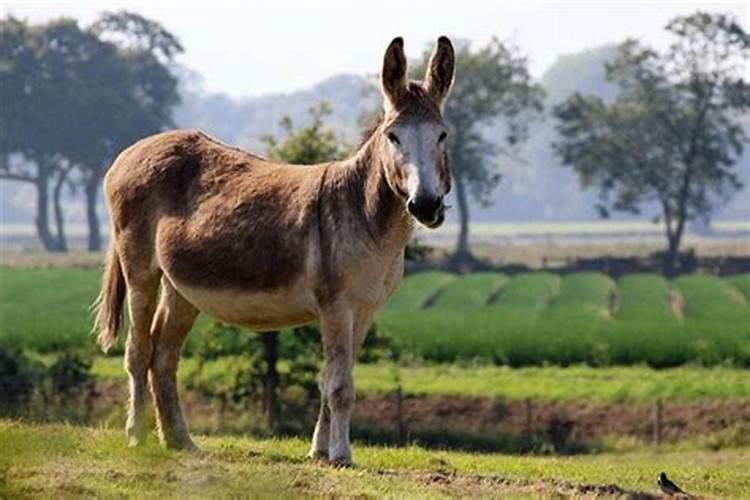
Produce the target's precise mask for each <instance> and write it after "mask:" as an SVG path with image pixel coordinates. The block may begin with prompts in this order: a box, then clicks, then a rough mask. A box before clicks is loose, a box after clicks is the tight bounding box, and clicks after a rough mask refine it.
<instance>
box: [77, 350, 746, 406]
mask: <svg viewBox="0 0 750 500" xmlns="http://www.w3.org/2000/svg"><path fill="white" fill-rule="evenodd" d="M224 362H225V360H224V359H219V360H217V361H212V362H209V363H210V364H212V365H215V366H209V367H208V368H207V371H208V372H209V373H211V374H213V376H216V374H222V373H229V372H228V371H227V370H223V369H222V367H221V364H222V363H224ZM196 366H197V364H196V362H195V360H193V359H190V358H186V359H183V360H182V362H181V363H180V370H179V373H178V377H179V379H180V380H184V379H185V378H187V377H188V376H189V375H190V374H191V373H192V372H194V371H195V369H196ZM280 369H281V370H282V371H283V370H284V369H285V367H284V366H283V365H282V366H281V367H280ZM92 371H93V373H94V375H96V377H97V378H98V379H99V380H120V381H122V382H123V383H125V381H126V375H125V370H124V369H123V366H122V359H121V358H120V357H119V356H118V357H115V358H103V357H100V358H96V359H95V362H94V365H93V368H92ZM396 375H398V379H399V382H397V381H396V379H395V376H396ZM354 378H355V382H356V385H357V390H358V392H360V393H362V394H366V395H372V394H384V393H389V392H392V391H394V390H395V389H396V387H397V386H398V385H399V384H400V386H401V389H402V391H403V393H404V394H405V395H408V396H467V397H482V398H493V399H509V400H523V399H533V400H537V401H576V400H587V401H594V402H599V403H621V402H631V403H650V402H653V401H655V400H656V399H657V398H660V399H663V400H665V401H681V402H687V401H711V400H730V399H747V398H750V372H748V371H747V370H744V369H740V368H731V367H724V366H719V367H712V368H701V367H697V366H694V367H680V368H669V369H663V370H655V369H653V368H648V367H646V366H626V367H600V368H593V367H590V366H571V367H566V368H561V367H555V366H547V367H528V368H508V367H502V366H492V365H484V366H461V365H458V364H428V365H418V366H401V367H398V368H397V367H396V366H394V365H393V364H391V363H373V364H363V363H358V364H357V365H355V367H354Z"/></svg>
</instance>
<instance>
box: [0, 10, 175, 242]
mask: <svg viewBox="0 0 750 500" xmlns="http://www.w3.org/2000/svg"><path fill="white" fill-rule="evenodd" d="M182 50H183V49H182V46H181V45H180V43H179V41H178V40H177V39H176V38H175V36H174V35H172V34H171V33H169V32H168V31H166V30H165V29H164V28H163V27H162V26H160V25H159V24H158V23H156V22H154V21H151V20H148V19H146V18H143V17H141V16H139V15H137V14H133V13H129V12H119V13H105V14H103V15H102V16H100V17H99V19H98V20H97V21H96V22H94V23H93V24H91V25H90V26H87V27H83V28H82V27H80V26H79V25H78V22H77V21H75V20H73V19H59V20H56V21H52V22H50V23H47V24H43V25H29V24H27V23H26V22H24V21H21V20H18V19H14V18H12V17H10V18H7V19H4V20H2V21H0V100H1V101H2V107H0V179H6V180H11V181H17V182H25V183H30V184H32V185H33V186H34V187H35V190H36V198H37V200H36V215H35V221H34V222H35V225H36V230H37V234H38V236H39V239H40V241H41V243H42V244H43V246H44V248H45V249H47V250H50V251H65V250H67V241H66V237H65V223H64V220H65V215H64V213H63V205H62V204H61V202H60V198H61V195H62V191H63V189H65V188H66V187H67V188H69V189H73V190H76V191H81V192H82V193H83V195H84V196H83V199H84V203H85V206H84V209H85V214H86V217H87V220H88V230H89V238H88V248H89V250H99V249H100V248H101V234H100V222H99V219H98V216H97V212H96V204H97V196H98V193H99V189H100V186H101V181H102V178H103V176H104V173H105V172H106V169H107V168H108V166H109V165H110V164H111V162H112V160H113V159H114V157H115V156H116V155H117V153H119V151H121V150H122V149H123V148H124V147H126V146H128V145H129V144H130V143H132V142H133V141H135V140H137V139H139V138H141V137H143V136H146V135H148V134H151V133H154V132H158V131H160V130H162V129H164V128H167V127H170V126H171V125H172V116H171V111H172V107H173V106H174V105H175V104H176V103H177V102H178V100H179V95H178V92H177V84H178V81H177V78H176V76H175V75H174V74H173V72H172V71H171V70H170V62H171V61H172V58H173V57H174V56H175V55H176V54H178V53H180V52H182ZM50 198H51V202H52V203H51V204H52V207H51V209H50ZM51 215H52V216H53V218H54V229H53V228H52V227H51V224H50V216H51Z"/></svg>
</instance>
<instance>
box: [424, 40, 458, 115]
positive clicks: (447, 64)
mask: <svg viewBox="0 0 750 500" xmlns="http://www.w3.org/2000/svg"><path fill="white" fill-rule="evenodd" d="M455 68H456V53H455V51H454V50H453V44H452V43H451V41H450V39H449V38H448V37H447V36H441V37H440V38H438V42H437V47H435V52H433V53H432V57H430V62H429V64H428V65H427V72H426V73H425V76H424V81H425V87H426V88H427V93H428V94H429V95H430V96H431V97H432V98H433V99H435V102H436V103H437V104H438V106H440V107H441V108H442V107H443V103H444V102H445V98H446V97H448V94H449V93H450V91H451V86H452V85H453V75H454V73H455Z"/></svg>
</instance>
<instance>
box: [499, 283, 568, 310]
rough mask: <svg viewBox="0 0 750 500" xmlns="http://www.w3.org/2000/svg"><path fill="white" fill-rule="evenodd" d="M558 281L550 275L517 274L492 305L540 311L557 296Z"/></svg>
mask: <svg viewBox="0 0 750 500" xmlns="http://www.w3.org/2000/svg"><path fill="white" fill-rule="evenodd" d="M560 281H561V280H560V277H559V276H557V275H555V274H551V273H522V274H518V275H516V276H514V277H513V278H512V279H511V280H510V282H509V283H508V284H507V285H505V286H504V287H503V289H502V290H501V291H500V294H499V295H498V296H497V297H496V298H495V300H494V301H493V304H492V305H493V306H496V307H519V308H523V309H528V310H530V311H533V312H538V311H541V310H542V309H544V308H545V307H547V305H549V304H550V303H551V302H552V300H553V299H554V298H555V295H557V292H558V290H559V289H560Z"/></svg>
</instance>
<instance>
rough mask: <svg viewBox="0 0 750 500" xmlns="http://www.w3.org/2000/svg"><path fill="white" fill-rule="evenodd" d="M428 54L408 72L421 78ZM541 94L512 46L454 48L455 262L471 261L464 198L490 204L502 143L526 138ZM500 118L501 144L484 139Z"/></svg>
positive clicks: (450, 106)
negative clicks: (503, 127)
mask: <svg viewBox="0 0 750 500" xmlns="http://www.w3.org/2000/svg"><path fill="white" fill-rule="evenodd" d="M429 57H430V53H429V51H427V52H425V54H424V57H423V58H422V61H421V62H420V63H419V64H417V65H416V67H415V68H414V69H413V72H414V74H415V75H423V74H424V70H425V67H426V65H427V63H428V61H429ZM543 96H544V93H543V91H542V89H541V87H540V86H538V85H536V84H533V83H532V82H531V76H530V75H529V72H528V68H527V62H526V58H525V57H523V56H522V55H521V54H520V53H519V51H518V49H517V48H515V47H513V46H511V45H509V44H506V43H503V42H501V41H499V40H497V39H493V40H492V41H491V42H490V43H488V44H487V45H486V46H484V47H482V48H480V49H478V50H473V49H472V47H471V46H470V45H469V43H468V42H465V41H462V42H459V43H458V44H457V47H456V81H455V83H454V85H453V89H452V90H451V95H450V97H449V98H448V100H447V101H446V104H445V109H444V115H445V118H446V120H447V122H448V124H449V125H450V127H451V129H452V133H451V138H450V140H449V151H448V153H449V157H450V160H451V170H452V172H453V181H454V182H453V185H454V189H455V192H456V202H457V205H458V213H459V222H460V232H459V235H458V241H457V244H456V255H455V258H456V262H457V263H459V264H462V263H463V264H465V263H467V262H468V261H470V260H471V254H470V251H469V244H468V243H469V194H471V195H472V196H473V197H474V198H476V199H477V200H479V201H480V203H489V196H490V195H491V194H492V191H493V189H494V188H495V187H496V186H497V184H498V183H499V182H500V173H499V171H498V158H499V155H500V154H501V153H502V152H503V150H502V148H501V146H500V145H501V144H503V143H505V144H506V145H508V146H513V145H515V144H516V143H518V142H519V141H522V140H524V139H525V138H526V133H527V128H528V122H529V119H530V118H531V117H532V116H533V115H534V114H536V113H538V112H540V111H541V110H542V99H543ZM497 120H503V121H504V123H505V126H506V127H505V130H506V135H505V137H504V138H503V139H502V140H493V139H489V138H487V137H486V134H485V133H483V129H484V128H486V127H488V126H489V125H491V124H493V123H495V122H496V121H497Z"/></svg>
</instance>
